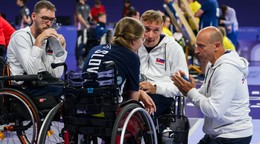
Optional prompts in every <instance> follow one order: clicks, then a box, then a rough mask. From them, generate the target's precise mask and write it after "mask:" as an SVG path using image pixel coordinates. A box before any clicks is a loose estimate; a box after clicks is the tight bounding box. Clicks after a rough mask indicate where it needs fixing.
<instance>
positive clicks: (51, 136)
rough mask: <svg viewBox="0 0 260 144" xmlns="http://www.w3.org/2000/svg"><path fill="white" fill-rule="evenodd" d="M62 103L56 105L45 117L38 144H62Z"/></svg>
mask: <svg viewBox="0 0 260 144" xmlns="http://www.w3.org/2000/svg"><path fill="white" fill-rule="evenodd" d="M62 108H63V102H60V103H59V104H57V105H56V106H55V107H54V108H52V109H51V110H50V112H49V113H48V114H47V116H46V117H45V119H44V121H43V123H42V127H41V129H40V132H39V138H38V142H37V143H38V144H61V143H64V132H63V129H64V123H63V120H62V112H61V110H62Z"/></svg>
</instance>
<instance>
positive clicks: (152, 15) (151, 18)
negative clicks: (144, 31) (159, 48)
mask: <svg viewBox="0 0 260 144" xmlns="http://www.w3.org/2000/svg"><path fill="white" fill-rule="evenodd" d="M140 20H141V21H142V22H150V23H152V22H156V23H157V24H163V17H162V14H161V13H160V12H159V11H155V10H147V11H145V12H144V13H143V14H142V16H141V19H140Z"/></svg>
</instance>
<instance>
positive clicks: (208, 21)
mask: <svg viewBox="0 0 260 144" xmlns="http://www.w3.org/2000/svg"><path fill="white" fill-rule="evenodd" d="M217 8H218V2H217V0H207V1H205V2H204V3H203V4H202V6H201V9H202V10H203V11H204V12H203V14H202V16H201V18H200V25H199V28H200V29H202V28H205V27H207V26H215V27H217V26H218V17H217Z"/></svg>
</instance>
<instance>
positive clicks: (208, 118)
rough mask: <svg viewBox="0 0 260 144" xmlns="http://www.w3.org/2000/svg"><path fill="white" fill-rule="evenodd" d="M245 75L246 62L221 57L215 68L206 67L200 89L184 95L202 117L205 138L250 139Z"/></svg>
mask: <svg viewBox="0 0 260 144" xmlns="http://www.w3.org/2000/svg"><path fill="white" fill-rule="evenodd" d="M247 75H248V62H247V60H246V59H244V58H241V57H239V55H238V54H237V53H236V52H235V51H231V52H229V53H226V54H224V55H222V56H221V57H220V58H219V59H218V60H217V61H216V63H215V64H214V66H212V65H211V63H208V65H207V67H206V75H205V76H206V77H205V81H204V83H203V85H202V86H201V88H200V89H199V90H196V89H195V88H193V89H191V90H190V91H189V92H188V94H187V96H188V97H189V98H191V100H192V102H193V103H194V104H195V106H197V107H199V108H200V110H201V111H202V113H203V114H204V115H205V122H204V126H203V131H204V132H205V133H206V134H209V135H212V136H215V137H223V138H241V137H247V136H251V135H252V133H253V125H252V122H251V120H252V118H251V117H250V116H249V112H250V109H249V93H248V86H247V80H246V76H247Z"/></svg>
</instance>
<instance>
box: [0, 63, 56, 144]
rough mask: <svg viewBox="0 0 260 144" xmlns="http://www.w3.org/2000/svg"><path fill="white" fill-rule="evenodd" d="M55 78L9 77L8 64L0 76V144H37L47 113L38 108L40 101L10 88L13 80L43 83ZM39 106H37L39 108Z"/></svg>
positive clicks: (16, 88) (21, 90) (37, 75)
mask: <svg viewBox="0 0 260 144" xmlns="http://www.w3.org/2000/svg"><path fill="white" fill-rule="evenodd" d="M47 79H52V78H51V77H49V78H46V76H43V74H36V75H18V76H10V71H9V68H8V65H6V64H5V66H4V70H3V76H0V82H1V89H0V143H1V144H2V143H3V144H5V143H21V144H32V143H36V141H37V138H38V133H39V130H40V126H41V121H42V118H43V117H44V113H47V111H48V109H49V110H50V108H47V109H46V108H44V107H39V105H38V104H37V101H38V100H40V99H37V100H36V99H35V98H33V97H32V96H31V95H30V94H29V93H28V92H27V91H26V90H25V89H23V88H21V87H18V86H11V84H10V81H11V80H16V81H24V82H26V81H35V82H36V81H42V80H47ZM36 104H37V105H36ZM45 115H46V114H45Z"/></svg>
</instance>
